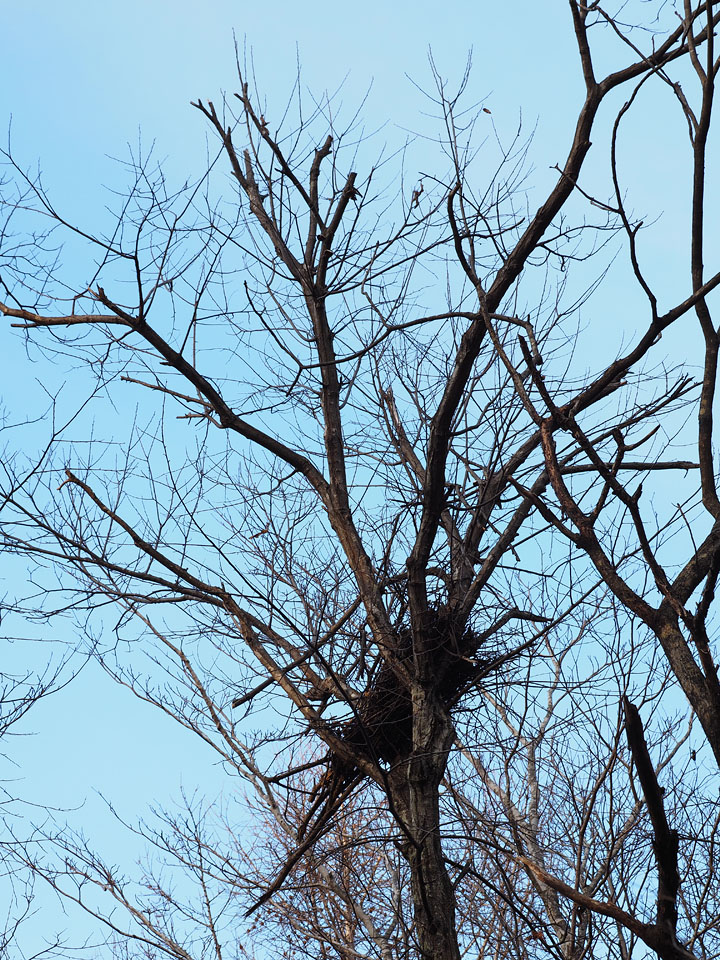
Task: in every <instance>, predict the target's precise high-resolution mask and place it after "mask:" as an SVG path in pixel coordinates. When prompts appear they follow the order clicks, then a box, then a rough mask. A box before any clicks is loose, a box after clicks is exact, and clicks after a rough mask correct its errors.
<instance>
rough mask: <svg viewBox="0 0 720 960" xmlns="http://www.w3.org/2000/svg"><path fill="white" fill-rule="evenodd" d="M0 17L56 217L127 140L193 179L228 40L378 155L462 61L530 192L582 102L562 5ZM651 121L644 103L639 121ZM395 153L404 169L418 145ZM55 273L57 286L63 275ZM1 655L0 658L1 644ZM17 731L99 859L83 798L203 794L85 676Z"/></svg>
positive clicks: (214, 781)
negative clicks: (318, 103) (528, 174)
mask: <svg viewBox="0 0 720 960" xmlns="http://www.w3.org/2000/svg"><path fill="white" fill-rule="evenodd" d="M2 6H3V11H2V32H3V42H2V52H1V53H0V127H1V128H3V130H7V129H8V128H9V125H10V117H11V115H12V126H11V133H12V146H13V151H14V153H15V156H16V158H17V159H18V161H19V162H20V163H21V165H22V166H26V167H28V168H30V167H33V166H35V165H36V164H37V163H38V162H39V163H40V167H41V169H42V170H43V175H44V182H45V185H46V188H47V189H48V191H49V193H50V194H51V196H52V197H53V199H54V200H55V202H56V204H57V206H58V208H59V209H61V210H62V212H63V213H66V214H67V216H68V217H69V218H70V219H73V218H74V217H77V218H79V219H80V220H81V222H82V221H84V222H87V223H88V225H89V226H92V224H93V220H94V216H95V214H96V212H97V211H100V210H102V207H103V206H104V204H105V203H106V202H107V194H106V193H105V192H104V190H103V185H104V184H108V183H111V182H113V179H114V177H115V175H116V168H115V166H114V165H113V163H112V162H111V161H110V160H109V159H108V158H109V157H121V158H122V157H123V156H126V152H127V144H128V143H129V144H137V142H138V137H139V136H140V137H141V138H142V141H143V143H144V144H145V145H146V146H148V145H149V144H150V143H151V142H153V141H155V142H156V151H157V156H159V157H166V158H167V162H168V168H169V170H170V171H171V172H172V174H173V175H174V176H177V177H179V178H182V177H184V176H185V171H186V172H187V176H188V177H190V178H192V177H193V176H195V175H197V173H198V172H199V170H200V169H201V164H202V159H203V156H204V153H205V144H206V134H207V130H206V125H205V124H204V122H203V118H202V117H201V116H200V115H199V113H198V112H197V111H194V110H193V109H191V107H190V106H189V103H190V101H191V100H195V99H197V98H203V99H214V100H216V101H219V100H220V99H221V94H222V92H223V91H228V92H232V91H233V89H234V88H236V73H235V61H234V58H235V54H234V48H233V33H234V35H235V37H236V39H237V42H238V44H239V45H240V47H241V49H242V47H243V45H246V47H247V50H248V51H251V52H252V56H253V58H254V63H255V70H256V74H257V81H258V84H259V86H260V87H261V89H263V90H264V91H266V92H267V95H268V99H269V102H270V103H277V104H283V103H284V100H285V98H286V96H287V93H288V91H289V89H290V87H291V85H292V83H293V82H294V80H295V75H296V65H297V62H298V60H299V62H300V64H301V67H302V77H303V82H304V83H305V84H306V85H307V87H309V88H310V89H312V90H314V91H315V92H321V91H322V90H324V89H329V90H334V89H336V88H337V87H338V86H339V85H340V84H341V83H342V82H343V81H344V82H345V86H344V91H343V94H342V99H343V100H344V102H345V103H347V104H348V105H352V104H355V103H358V102H359V101H360V100H361V98H362V96H363V95H364V94H365V92H366V91H367V90H368V88H370V95H369V99H368V102H367V104H366V106H365V108H364V114H365V116H366V117H367V125H368V128H369V129H376V128H381V127H384V129H383V130H382V132H381V134H380V135H379V137H380V142H382V141H383V140H384V139H386V140H387V141H388V142H389V143H391V144H395V145H397V144H400V143H402V141H403V139H405V137H406V136H411V135H412V132H414V131H421V132H425V133H427V132H428V131H429V130H430V129H431V126H432V123H431V120H430V119H429V118H428V116H427V113H428V109H429V104H428V102H427V100H426V99H425V98H424V97H423V96H422V94H421V93H420V92H419V91H418V89H417V87H416V86H414V85H413V83H411V82H410V80H408V79H407V76H408V75H409V76H410V77H411V78H412V79H413V80H414V81H416V83H417V84H419V85H420V86H421V87H427V88H429V87H430V86H431V76H430V71H429V69H428V60H427V58H428V51H429V50H430V48H432V53H433V57H434V59H435V62H436V64H437V67H438V69H439V71H440V72H441V73H443V74H445V75H447V76H448V77H449V78H451V79H457V78H458V77H459V76H461V75H462V71H463V69H464V66H465V62H466V59H467V56H468V53H469V51H470V49H471V48H472V51H473V61H474V72H473V80H472V84H473V89H474V91H476V93H475V99H477V100H478V101H479V100H482V101H483V102H484V103H485V104H486V105H487V107H488V108H489V109H490V110H491V111H492V112H491V115H490V116H491V117H492V122H494V123H495V124H496V126H497V129H498V131H499V132H500V134H501V135H502V136H508V137H509V136H510V135H511V133H512V132H513V131H514V129H515V128H516V127H517V124H518V121H519V120H520V118H522V122H523V124H524V127H525V130H526V132H527V133H528V134H529V133H530V132H531V131H532V130H533V129H534V128H536V144H535V147H534V148H533V153H532V155H533V157H534V165H535V168H536V171H537V177H538V178H539V180H542V179H543V177H546V176H547V175H548V173H547V171H549V170H550V168H551V167H552V166H553V165H554V164H556V163H562V162H563V159H564V155H565V152H566V150H567V147H568V144H569V136H570V133H571V129H572V124H573V120H574V110H575V109H576V107H577V106H578V104H579V102H580V99H581V93H582V87H581V81H580V75H579V64H578V61H577V56H576V54H575V53H574V51H573V47H572V42H571V29H570V27H571V25H570V16H569V12H568V9H567V3H565V2H564V0H546V2H538V0H518V2H515V3H512V4H500V3H497V2H494V0H492V2H491V0H445V2H442V3H438V2H424V0H423V2H420V0H413V2H410V0H384V2H383V0H364V2H362V3H352V4H350V3H345V2H342V0H340V2H338V0H333V2H330V0H315V2H313V3H311V4H307V3H306V4H300V3H295V2H289V0H274V2H272V3H258V2H257V0H253V2H252V3H249V2H235V3H231V2H227V0H209V2H208V3H207V4H205V5H204V6H202V5H200V4H198V3H197V2H193V3H188V2H187V0H173V2H168V0H123V2H122V3H119V2H112V0H109V2H97V0H93V2H87V0H67V2H64V3H59V2H57V0H24V2H22V3H20V2H14V3H12V4H11V3H9V2H6V3H4V4H3V5H2ZM657 109H658V104H657V103H654V102H653V103H651V104H650V105H649V107H648V112H647V114H646V115H645V120H646V121H647V122H648V123H654V122H655V118H654V115H653V111H655V110H657ZM489 129H490V128H489ZM406 131H407V132H406ZM684 136H685V132H684V130H683V126H682V122H681V121H680V120H678V121H677V126H676V127H672V128H671V129H670V130H669V132H668V144H667V149H665V150H664V151H661V152H660V153H656V154H654V155H653V157H652V159H651V160H650V158H648V162H647V163H644V162H643V163H642V164H641V166H642V170H643V174H642V176H641V177H640V178H639V179H638V181H637V182H635V183H634V186H635V188H636V190H637V192H638V201H637V202H638V203H639V204H640V206H641V207H643V206H644V205H646V206H647V207H648V208H649V209H648V212H649V214H650V215H651V216H654V215H657V214H659V213H660V212H661V211H663V210H666V211H667V210H669V211H670V215H671V216H672V211H673V209H674V207H675V204H676V203H677V202H679V201H680V200H681V199H683V198H682V197H680V198H678V197H675V195H674V192H673V184H674V182H675V181H676V179H677V174H678V172H679V171H680V170H684V169H685V167H684V164H685V163H686V160H685V159H684V158H683V156H682V155H681V154H680V153H679V152H678V151H676V149H675V147H674V142H675V139H677V142H678V143H679V142H680V141H681V140H682V138H683V137H684ZM633 138H634V139H633V140H632V146H631V147H629V148H628V149H629V150H630V149H631V150H634V151H638V150H641V149H642V142H643V120H639V121H637V122H636V129H635V130H634V132H633ZM413 156H415V157H417V164H418V170H419V171H421V170H422V158H423V153H422V149H418V150H417V151H416V152H415V153H414V154H413ZM634 159H637V154H636V155H635V157H634ZM652 244H654V246H653V247H652V248H651V249H652V251H653V258H654V263H655V265H656V269H657V270H658V272H663V271H666V272H667V271H669V272H672V271H674V270H675V269H678V263H679V262H680V261H683V262H681V263H680V266H681V267H682V268H683V269H684V268H685V265H686V264H685V262H684V260H683V258H684V257H685V256H686V255H685V253H684V252H683V253H682V254H681V253H680V252H679V251H680V250H681V249H682V250H684V245H683V244H682V240H681V238H679V237H678V236H677V234H673V233H672V231H669V232H665V233H664V234H663V233H661V232H658V233H657V235H656V239H653V240H652ZM66 267H67V271H68V273H69V274H70V275H71V274H72V268H73V264H72V262H67V263H66ZM3 344H4V346H3V357H4V359H5V362H6V364H8V365H7V367H6V373H5V377H4V386H3V387H2V391H1V392H2V394H3V401H4V405H5V406H6V407H7V408H9V409H10V410H15V411H20V410H24V409H25V407H26V404H27V403H30V405H31V406H32V403H35V404H36V405H38V404H40V403H41V401H40V400H39V399H38V398H37V395H35V399H34V400H30V401H28V399H27V392H28V388H27V382H28V378H29V377H32V375H33V374H32V371H31V370H29V368H28V365H27V362H26V360H25V354H24V351H23V349H22V346H21V345H20V344H19V342H18V341H17V340H15V341H13V342H12V343H11V342H10V340H9V335H8V333H7V331H5V332H4V333H3ZM8 361H9V362H8ZM38 375H40V371H38ZM48 375H49V374H48V373H47V371H43V373H42V376H43V377H46V376H48ZM32 629H33V635H34V636H40V635H43V634H42V631H41V630H38V629H37V628H32ZM68 639H70V638H68ZM13 650H14V654H13V655H17V653H18V650H19V645H17V644H16V645H15V646H14V648H13ZM31 731H34V732H35V735H34V736H33V737H23V738H22V739H15V740H13V741H12V743H11V744H10V745H9V746H8V747H7V749H6V753H8V755H9V756H10V757H11V758H12V759H13V761H14V762H16V763H17V764H19V765H20V774H21V775H22V776H23V777H24V778H25V779H24V782H23V781H21V782H20V784H19V785H18V792H24V793H25V795H26V796H29V797H30V798H31V799H35V800H37V801H41V802H48V803H52V804H55V805H57V806H61V807H77V806H78V805H79V804H81V803H82V802H83V801H84V800H85V798H89V799H88V800H87V802H86V806H85V808H84V811H83V812H82V813H80V814H79V819H80V820H81V821H84V823H85V826H86V829H87V832H88V834H92V833H93V832H94V831H97V830H98V829H100V828H101V825H103V824H105V826H104V827H102V829H103V830H104V836H103V843H104V844H105V845H106V847H110V848H111V849H112V845H113V843H114V842H121V843H124V841H119V840H118V837H119V835H118V836H115V835H114V834H113V832H112V829H111V828H108V827H107V826H106V824H107V820H106V818H104V815H103V813H102V809H101V805H100V804H99V803H98V802H97V800H96V799H93V796H94V793H93V791H99V792H101V793H104V794H106V795H107V796H108V797H112V798H113V800H114V802H115V803H116V805H117V807H118V809H119V811H120V812H121V813H122V814H123V815H125V816H127V817H128V818H130V819H132V818H133V817H134V816H137V815H142V813H143V812H144V811H146V810H147V807H148V805H149V804H151V803H163V802H168V801H169V800H170V799H171V798H172V797H174V796H177V794H178V791H179V789H180V787H181V786H182V787H184V788H185V789H188V790H190V791H192V789H193V788H194V787H195V786H196V785H197V784H198V783H200V782H203V784H205V785H210V789H211V790H213V789H215V790H217V789H219V788H220V785H221V782H222V781H221V777H220V775H219V773H218V772H217V771H215V773H213V768H211V767H210V766H209V765H210V764H212V763H214V760H213V757H212V756H208V755H207V754H206V753H204V752H203V750H202V749H201V747H200V745H199V744H197V745H196V744H195V743H194V742H193V741H192V740H191V739H190V738H189V736H187V735H183V734H182V733H178V732H176V731H175V730H174V728H173V726H172V724H171V722H170V721H168V720H167V719H166V718H164V717H158V716H156V714H155V713H154V712H153V711H152V709H150V708H148V707H146V706H144V705H141V704H137V703H136V702H134V700H133V698H132V696H131V695H130V694H128V693H126V692H125V691H122V690H120V689H118V688H116V687H115V686H114V685H113V683H112V681H110V680H109V679H108V678H107V677H105V676H104V675H103V674H102V673H101V672H100V671H99V670H98V669H97V668H96V667H95V666H94V665H90V666H88V668H87V669H86V670H84V671H83V673H82V674H81V676H80V677H79V679H78V680H77V681H76V682H75V683H74V684H73V685H71V686H70V687H69V688H68V689H67V690H66V691H64V692H62V693H60V694H58V695H57V697H55V698H52V699H51V700H50V701H48V702H47V703H46V704H43V705H41V706H40V707H38V709H37V710H36V711H35V712H34V713H32V714H31V715H30V716H29V717H28V719H27V722H26V723H25V724H24V726H23V732H24V733H28V734H29V733H30V732H31ZM1 762H2V758H0V763H1ZM7 769H8V771H9V772H8V774H7V776H16V775H18V769H17V768H16V767H15V768H11V767H9V766H8V767H7ZM13 771H14V772H13ZM3 776H5V774H3ZM72 816H74V817H75V818H76V820H77V819H78V815H77V814H73V815H72ZM111 855H112V854H111ZM57 923H58V925H59V926H61V925H62V924H63V923H68V924H69V923H71V921H70V920H68V919H62V918H59V919H58V920H57ZM42 932H43V931H42V930H36V934H40V933H42ZM47 932H48V933H50V932H51V931H50V929H48V930H47Z"/></svg>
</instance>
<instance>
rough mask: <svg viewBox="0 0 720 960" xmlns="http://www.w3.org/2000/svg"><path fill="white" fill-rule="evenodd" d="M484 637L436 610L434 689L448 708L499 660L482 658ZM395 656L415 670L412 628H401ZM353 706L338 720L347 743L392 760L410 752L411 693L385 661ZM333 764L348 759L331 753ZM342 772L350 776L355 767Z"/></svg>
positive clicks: (375, 757)
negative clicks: (351, 711)
mask: <svg viewBox="0 0 720 960" xmlns="http://www.w3.org/2000/svg"><path fill="white" fill-rule="evenodd" d="M483 639H484V638H483V637H482V636H481V635H479V634H477V633H476V632H474V631H473V630H472V629H470V628H467V627H466V628H465V629H464V630H463V631H462V632H461V633H460V635H458V631H457V630H456V629H455V628H454V625H453V623H452V622H451V620H450V619H449V618H448V617H446V616H443V615H442V614H440V613H436V614H435V616H434V620H433V623H432V625H431V628H430V640H431V644H432V647H433V649H434V651H435V663H434V665H433V676H434V678H435V684H436V686H435V693H436V695H437V696H438V697H439V698H440V700H441V701H442V702H443V703H444V704H445V705H446V706H447V707H448V708H451V707H452V706H454V704H455V703H456V702H457V701H458V699H459V697H460V695H461V694H462V692H463V691H464V690H465V689H466V688H467V687H468V686H469V684H470V683H471V682H472V681H473V680H474V679H477V678H478V677H479V676H481V675H483V674H485V673H486V672H487V670H488V669H489V668H491V666H492V664H493V663H494V662H496V661H497V660H498V657H497V655H489V656H485V657H483V658H478V656H477V653H478V650H479V648H480V646H481V645H482V642H483ZM394 656H395V658H396V660H397V662H398V664H400V665H402V666H406V667H407V668H408V669H409V671H410V672H412V670H413V663H412V657H413V642H412V632H411V630H410V629H409V628H404V629H402V630H401V631H399V633H398V639H397V645H396V648H395V651H394ZM354 707H355V713H354V716H353V717H352V718H351V719H349V720H345V721H342V722H339V723H338V724H337V725H336V729H335V733H336V734H337V736H339V737H340V738H341V739H342V740H343V742H344V743H346V744H348V745H350V746H352V747H354V748H355V749H356V750H357V751H358V752H359V753H360V754H361V755H363V756H365V757H366V758H367V759H369V760H373V761H375V762H377V761H384V762H386V763H389V764H393V763H396V762H397V761H398V760H401V759H402V758H404V757H407V756H408V755H409V754H410V751H411V749H412V701H411V695H410V691H409V690H408V689H407V687H406V686H405V684H404V683H403V681H402V680H401V679H400V676H399V675H398V672H396V670H394V669H393V666H392V665H391V664H390V663H389V662H388V661H387V660H383V661H382V663H381V664H380V665H379V668H378V669H377V671H376V672H375V675H374V676H373V677H372V679H371V682H370V684H369V686H368V688H367V690H366V691H365V692H364V694H363V696H362V697H361V698H360V700H359V701H358V702H357V703H356V704H355V705H354ZM331 766H332V767H338V768H339V767H341V766H342V767H347V763H345V762H341V761H340V760H339V758H338V757H336V756H334V755H333V756H332V757H331ZM344 772H345V774H346V775H347V774H348V773H351V772H352V771H347V770H344Z"/></svg>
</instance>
